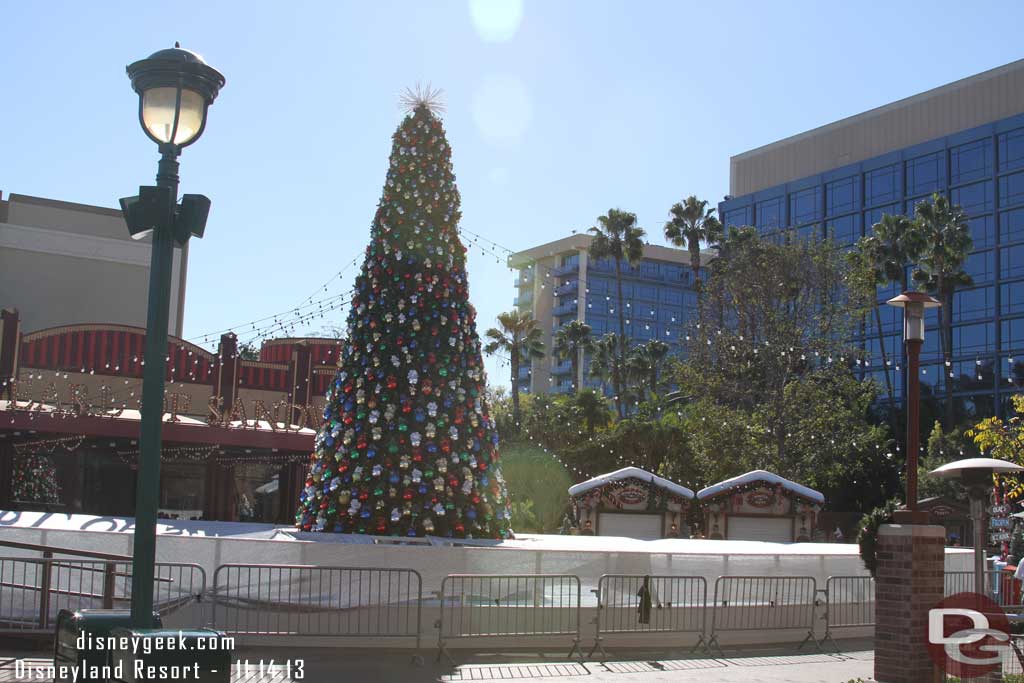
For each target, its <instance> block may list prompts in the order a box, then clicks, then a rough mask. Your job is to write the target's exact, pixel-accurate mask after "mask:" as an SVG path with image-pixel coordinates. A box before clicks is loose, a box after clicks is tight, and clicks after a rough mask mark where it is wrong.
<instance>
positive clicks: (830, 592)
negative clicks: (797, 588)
mask: <svg viewBox="0 0 1024 683" xmlns="http://www.w3.org/2000/svg"><path fill="white" fill-rule="evenodd" d="M874 625H875V580H874V579H873V578H871V577H870V576H830V577H828V579H827V580H826V581H825V638H824V639H825V640H826V641H829V640H831V641H832V644H833V645H835V640H833V638H832V632H833V631H835V630H836V629H839V628H856V627H873V626H874ZM837 649H838V647H837Z"/></svg>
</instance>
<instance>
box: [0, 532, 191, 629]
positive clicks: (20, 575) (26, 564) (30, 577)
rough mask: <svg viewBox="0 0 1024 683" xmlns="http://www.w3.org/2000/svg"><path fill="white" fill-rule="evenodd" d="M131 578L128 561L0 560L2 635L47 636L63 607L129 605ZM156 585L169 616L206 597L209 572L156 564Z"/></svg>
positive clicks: (159, 606) (157, 599)
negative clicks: (5, 633) (35, 634)
mask: <svg viewBox="0 0 1024 683" xmlns="http://www.w3.org/2000/svg"><path fill="white" fill-rule="evenodd" d="M54 552H58V551H57V549H54ZM61 552H63V551H61ZM131 580H132V565H131V563H130V562H115V561H112V560H77V559H72V560H64V559H54V558H52V557H41V558H40V557H16V558H0V633H4V632H7V633H12V632H13V633H46V632H49V631H50V630H51V629H52V626H53V625H54V624H55V623H56V615H57V613H58V612H59V611H60V610H62V609H67V610H71V611H75V610H80V609H97V608H103V609H111V608H119V607H120V608H124V607H127V606H128V605H130V604H131ZM153 583H154V586H153V604H154V608H155V609H156V610H157V611H158V612H159V613H160V614H161V615H164V616H166V615H169V614H171V613H173V612H175V611H177V610H178V609H180V608H182V607H184V606H185V605H187V604H189V603H191V602H193V601H199V600H201V599H202V595H203V593H205V592H206V573H205V572H204V571H203V568H202V567H200V566H199V565H195V564H183V563H168V562H158V563H157V564H156V566H155V575H154V577H153Z"/></svg>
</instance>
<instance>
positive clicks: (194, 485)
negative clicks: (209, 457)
mask: <svg viewBox="0 0 1024 683" xmlns="http://www.w3.org/2000/svg"><path fill="white" fill-rule="evenodd" d="M239 467H244V465H240V466H239ZM205 484H206V465H205V463H195V462H166V463H163V464H161V465H160V512H162V513H163V514H165V515H167V516H168V517H170V518H171V519H199V518H200V517H202V516H203V504H204V503H205V498H204V493H205V489H204V487H205ZM241 513H242V511H241V509H239V515H241ZM239 520H240V521H247V520H244V519H242V517H241V516H240V517H239Z"/></svg>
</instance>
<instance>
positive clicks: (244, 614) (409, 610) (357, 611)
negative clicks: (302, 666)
mask: <svg viewBox="0 0 1024 683" xmlns="http://www.w3.org/2000/svg"><path fill="white" fill-rule="evenodd" d="M213 583H214V591H213V602H214V606H213V623H214V625H215V626H216V627H217V628H219V629H221V630H223V631H225V632H227V633H230V634H235V635H277V636H281V635H295V636H346V637H399V638H415V639H416V649H417V650H418V649H419V647H420V634H421V630H422V629H421V614H422V603H423V579H422V578H421V576H420V573H419V572H417V571H416V570H414V569H390V568H385V567H318V566H312V565H271V564H225V565H221V566H219V567H217V571H216V572H215V573H214V579H213Z"/></svg>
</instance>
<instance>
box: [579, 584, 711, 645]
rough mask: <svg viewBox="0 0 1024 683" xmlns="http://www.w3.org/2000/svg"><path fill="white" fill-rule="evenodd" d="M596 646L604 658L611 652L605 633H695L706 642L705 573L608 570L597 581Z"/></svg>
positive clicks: (699, 642) (700, 639) (698, 642)
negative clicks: (649, 573) (645, 573)
mask: <svg viewBox="0 0 1024 683" xmlns="http://www.w3.org/2000/svg"><path fill="white" fill-rule="evenodd" d="M594 593H596V594H597V620H596V624H597V626H596V633H595V638H594V647H592V648H591V649H590V652H589V653H588V654H587V658H588V659H589V658H590V657H592V656H593V655H594V652H595V651H597V650H601V656H602V659H601V661H602V662H603V661H604V659H605V658H606V657H607V655H608V653H607V652H606V651H605V649H604V645H603V644H602V642H601V641H602V637H601V634H602V633H695V634H697V643H696V645H694V647H693V649H697V647H700V646H701V645H703V644H704V632H705V628H706V621H707V617H706V614H707V610H706V609H705V607H706V605H707V594H708V583H707V581H706V580H705V579H704V577H702V576H639V575H629V574H605V575H604V576H602V577H601V578H600V579H599V580H598V582H597V588H596V589H595V590H594Z"/></svg>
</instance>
